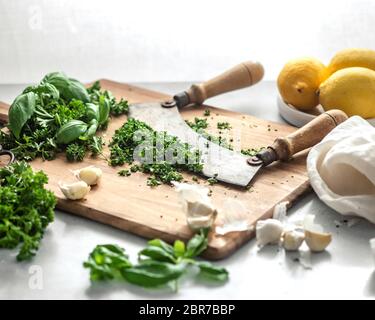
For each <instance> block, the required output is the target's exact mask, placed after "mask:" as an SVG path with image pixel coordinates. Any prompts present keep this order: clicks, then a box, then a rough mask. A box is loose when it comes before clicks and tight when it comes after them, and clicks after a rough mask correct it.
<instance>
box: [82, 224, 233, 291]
mask: <svg viewBox="0 0 375 320" xmlns="http://www.w3.org/2000/svg"><path fill="white" fill-rule="evenodd" d="M207 234H208V230H203V229H202V230H201V231H200V232H199V233H197V234H196V235H195V236H194V237H193V238H191V239H190V241H189V242H188V243H187V244H186V245H185V243H184V242H183V241H180V240H177V241H175V243H174V245H173V246H172V245H169V244H168V243H166V242H164V241H162V240H159V239H155V240H151V241H149V242H148V246H147V247H146V248H145V249H143V250H141V251H140V252H139V253H138V264H132V263H131V262H130V260H129V256H128V255H127V254H126V253H125V250H124V249H122V248H121V247H119V246H117V245H113V244H108V245H98V246H96V247H95V249H94V250H93V251H92V252H91V253H90V255H89V258H88V260H87V261H86V262H84V264H83V265H84V267H85V268H88V269H89V270H90V279H91V280H92V281H99V280H100V281H105V280H125V281H127V282H129V283H132V284H134V285H137V286H141V287H145V288H152V287H163V286H168V285H170V286H173V287H174V288H175V289H177V282H178V279H179V278H181V276H182V275H183V274H185V273H186V271H187V269H188V268H189V267H191V266H196V267H197V268H198V269H199V274H198V276H199V277H200V278H205V279H208V280H211V281H215V282H220V283H223V282H225V281H227V279H228V271H227V270H226V269H224V268H220V267H217V266H214V265H212V264H211V263H208V262H201V261H196V260H195V259H194V258H195V257H197V256H198V255H199V254H201V253H202V252H203V251H204V250H205V249H206V248H207V242H208V241H207Z"/></svg>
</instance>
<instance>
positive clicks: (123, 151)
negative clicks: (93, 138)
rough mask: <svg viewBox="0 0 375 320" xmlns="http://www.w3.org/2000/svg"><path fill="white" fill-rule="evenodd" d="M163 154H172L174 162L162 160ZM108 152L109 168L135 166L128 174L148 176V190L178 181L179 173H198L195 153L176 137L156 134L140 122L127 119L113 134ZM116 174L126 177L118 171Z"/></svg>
mask: <svg viewBox="0 0 375 320" xmlns="http://www.w3.org/2000/svg"><path fill="white" fill-rule="evenodd" d="M136 137H139V139H136ZM167 150H171V152H173V155H172V156H173V157H175V158H173V159H174V160H175V161H174V162H173V161H167V159H165V153H166V151H167ZM110 151H111V155H110V161H109V162H110V164H111V165H112V166H117V165H123V164H132V163H133V162H134V161H137V162H139V163H138V164H136V165H133V166H132V167H131V168H130V170H131V172H137V171H141V172H143V173H149V174H151V176H150V177H149V178H148V181H147V184H148V185H150V186H157V185H159V184H162V183H167V184H169V183H171V182H172V181H181V180H182V179H183V177H182V175H181V171H183V170H185V171H190V172H195V173H199V172H201V171H202V164H201V163H200V154H199V151H198V150H195V149H193V148H191V146H189V145H188V144H187V143H183V142H181V141H180V140H179V139H178V138H177V137H173V136H170V135H168V134H167V133H166V132H156V131H154V130H153V129H152V128H150V127H149V126H148V125H147V124H145V123H144V122H141V121H138V120H135V119H129V120H128V121H127V122H125V123H124V125H123V126H122V127H121V128H120V129H118V130H116V132H115V134H114V136H113V138H112V141H111V143H110ZM167 153H168V152H167ZM134 157H136V159H134ZM119 174H120V175H125V176H126V175H128V174H127V173H126V174H125V172H122V171H120V173H119Z"/></svg>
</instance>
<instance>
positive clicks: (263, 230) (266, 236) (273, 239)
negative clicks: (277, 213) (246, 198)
mask: <svg viewBox="0 0 375 320" xmlns="http://www.w3.org/2000/svg"><path fill="white" fill-rule="evenodd" d="M255 230H256V239H257V245H258V246H265V245H266V244H278V243H279V242H280V239H281V236H282V234H283V231H284V225H283V224H282V222H281V221H279V220H276V219H266V220H260V221H258V222H257V225H256V228H255Z"/></svg>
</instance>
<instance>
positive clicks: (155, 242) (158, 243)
mask: <svg viewBox="0 0 375 320" xmlns="http://www.w3.org/2000/svg"><path fill="white" fill-rule="evenodd" d="M148 245H150V246H154V247H159V248H162V249H163V250H164V251H166V252H168V253H169V254H170V255H172V256H173V255H174V249H173V247H172V246H171V245H170V244H168V243H166V242H164V241H163V240H160V239H154V240H150V241H149V242H148Z"/></svg>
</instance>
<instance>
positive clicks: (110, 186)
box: [0, 80, 310, 259]
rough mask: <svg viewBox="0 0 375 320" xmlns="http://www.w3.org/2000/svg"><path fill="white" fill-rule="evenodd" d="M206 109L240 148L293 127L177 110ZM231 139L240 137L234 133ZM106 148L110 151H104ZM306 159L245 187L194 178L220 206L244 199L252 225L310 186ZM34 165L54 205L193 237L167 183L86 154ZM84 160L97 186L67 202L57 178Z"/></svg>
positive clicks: (153, 234)
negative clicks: (150, 181)
mask: <svg viewBox="0 0 375 320" xmlns="http://www.w3.org/2000/svg"><path fill="white" fill-rule="evenodd" d="M101 85H102V87H103V88H104V89H108V90H110V91H112V92H113V94H114V95H115V96H116V98H121V97H123V98H125V99H127V100H128V101H129V102H132V103H133V102H151V101H162V100H164V99H166V98H169V96H168V95H165V94H162V93H158V92H154V91H150V90H146V89H142V88H138V87H134V86H130V85H126V84H122V83H117V82H113V81H109V80H101ZM8 108H9V106H8V105H6V104H4V103H0V120H2V121H6V119H7V112H8ZM206 108H209V109H210V110H211V114H210V116H209V117H208V122H209V123H210V126H209V128H208V131H209V132H211V133H214V134H215V133H216V134H218V130H217V128H216V123H217V122H219V121H220V122H222V121H228V122H229V123H230V124H231V125H232V127H233V129H232V130H229V131H228V137H227V138H228V140H229V139H230V138H231V133H233V132H236V133H237V134H238V132H240V135H239V136H240V138H241V144H242V148H258V147H264V146H268V145H270V144H271V143H272V142H273V141H274V139H275V138H276V137H278V136H285V135H287V134H289V133H290V132H293V131H294V130H295V128H293V127H291V126H288V125H284V124H278V123H273V122H270V121H267V120H262V119H258V118H255V117H252V116H249V115H243V114H239V113H235V112H232V111H228V110H224V109H219V108H216V107H208V106H199V107H191V108H185V109H183V110H182V112H181V114H182V117H183V118H184V119H189V120H193V119H194V117H203V112H204V110H205V109H206ZM125 121H126V116H120V117H117V118H116V117H114V118H112V120H111V121H110V124H109V127H108V130H107V131H106V132H105V133H104V134H105V140H106V141H107V142H108V141H109V140H110V138H111V137H112V135H113V133H114V131H115V130H116V129H118V128H119V127H120V126H121V125H122V124H123V123H124V122H125ZM224 131H225V130H224ZM235 138H238V135H237V137H235ZM105 153H106V154H108V153H109V152H108V149H107V148H105ZM305 160H306V153H301V154H299V155H297V156H296V157H295V158H294V159H293V160H292V161H291V162H289V163H276V164H274V165H271V166H270V167H268V168H266V169H264V170H263V171H261V174H258V175H257V176H256V177H255V179H254V180H253V181H252V186H251V188H250V189H249V190H247V189H244V188H240V187H236V186H232V185H228V184H223V183H218V184H215V185H213V186H209V185H208V183H207V182H206V180H205V179H204V178H199V179H198V180H199V183H200V185H207V186H208V187H209V188H210V189H211V190H212V200H213V202H214V204H215V205H216V206H217V207H218V208H219V210H220V208H221V206H222V203H223V201H224V200H225V199H227V198H231V197H232V198H237V199H238V200H240V201H242V202H243V204H244V205H245V206H246V207H247V209H248V220H249V223H250V224H251V225H255V223H256V221H258V220H259V219H264V218H269V217H271V216H272V212H273V208H274V206H275V205H276V204H277V203H279V202H281V201H290V203H291V204H293V203H294V202H295V201H296V199H297V198H298V197H299V196H301V195H302V194H303V193H304V192H306V191H307V190H309V188H310V187H309V182H308V177H307V172H306V165H305V162H306V161H305ZM31 165H32V167H33V168H34V169H36V170H43V171H44V172H46V173H47V174H48V176H49V184H48V188H50V189H51V190H52V191H53V192H54V193H55V194H56V196H57V198H58V205H57V207H58V208H59V209H61V210H64V211H67V212H70V213H73V214H76V215H80V216H83V217H86V218H89V219H93V220H96V221H99V222H102V223H105V224H109V225H111V226H113V227H116V228H119V229H122V230H125V231H129V232H132V233H135V234H137V235H140V236H142V237H145V238H150V239H151V238H161V239H163V240H166V241H168V242H172V241H174V240H176V239H185V240H186V239H189V238H190V237H191V236H192V233H191V231H190V229H189V227H188V226H187V224H186V221H185V215H184V213H183V212H182V210H181V207H180V205H179V203H178V200H177V194H176V191H175V190H174V188H173V187H170V186H166V185H162V186H158V187H156V188H151V187H148V186H147V185H146V181H147V175H145V174H142V173H135V174H132V175H131V176H130V177H120V176H119V175H118V174H117V172H118V171H119V170H120V169H121V168H119V167H116V168H113V167H110V166H109V165H108V164H107V162H106V161H105V160H103V159H101V158H96V159H94V158H90V157H87V158H86V159H85V160H84V162H81V163H69V162H67V161H66V159H65V156H64V155H63V154H61V155H60V156H59V157H58V158H57V159H55V160H53V161H42V160H41V159H38V160H35V161H33V162H32V163H31ZM88 165H95V166H97V167H100V168H101V169H102V170H103V177H102V179H101V183H100V185H99V186H96V187H94V188H92V190H91V192H90V193H89V195H88V196H87V198H86V199H85V200H82V201H70V200H66V199H65V198H64V196H63V194H62V193H61V191H60V190H59V188H58V182H59V181H74V179H73V177H72V174H71V173H70V171H69V170H75V169H79V168H83V167H85V166H88ZM184 176H185V177H186V180H187V181H189V182H192V175H190V174H185V175H184ZM192 183H196V182H192ZM253 236H254V231H248V232H234V233H230V234H227V235H225V236H219V235H215V234H213V235H211V238H210V241H209V247H208V249H207V251H206V253H205V256H206V258H209V259H221V258H224V257H226V256H228V255H230V254H231V253H233V252H234V251H235V250H236V249H237V248H239V247H240V246H241V245H242V244H244V243H245V242H246V241H248V240H249V239H251V238H252V237H253Z"/></svg>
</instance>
